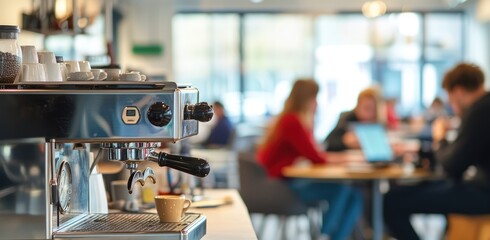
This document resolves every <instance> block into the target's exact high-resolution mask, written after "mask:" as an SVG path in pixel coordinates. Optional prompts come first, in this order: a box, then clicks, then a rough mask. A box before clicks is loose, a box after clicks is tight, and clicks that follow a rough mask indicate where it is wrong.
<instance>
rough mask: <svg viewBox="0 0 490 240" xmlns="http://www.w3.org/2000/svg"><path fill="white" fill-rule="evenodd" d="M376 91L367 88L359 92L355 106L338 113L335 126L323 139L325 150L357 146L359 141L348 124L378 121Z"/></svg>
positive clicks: (338, 149)
mask: <svg viewBox="0 0 490 240" xmlns="http://www.w3.org/2000/svg"><path fill="white" fill-rule="evenodd" d="M378 98H379V97H378V93H377V92H376V90H375V89H372V88H367V89H365V90H363V91H362V92H361V93H359V96H358V97H357V105H356V107H355V108H354V109H353V110H351V111H347V112H343V113H341V114H340V117H339V121H338V123H337V125H336V126H335V128H334V129H333V130H332V132H330V134H328V136H327V138H326V139H325V143H326V150H327V151H343V150H346V149H357V148H359V142H358V141H357V137H356V135H355V134H354V132H353V131H351V129H349V128H350V125H351V124H352V123H356V122H363V123H373V122H377V121H378Z"/></svg>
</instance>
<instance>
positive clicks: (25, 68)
mask: <svg viewBox="0 0 490 240" xmlns="http://www.w3.org/2000/svg"><path fill="white" fill-rule="evenodd" d="M21 81H22V82H45V81H46V72H45V70H44V66H43V65H42V64H40V63H25V64H22V77H21Z"/></svg>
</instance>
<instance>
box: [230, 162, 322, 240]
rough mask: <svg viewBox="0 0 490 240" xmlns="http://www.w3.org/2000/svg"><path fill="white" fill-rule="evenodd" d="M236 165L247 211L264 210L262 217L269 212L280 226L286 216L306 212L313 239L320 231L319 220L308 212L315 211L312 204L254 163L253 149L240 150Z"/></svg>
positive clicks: (261, 227) (241, 193) (284, 221)
mask: <svg viewBox="0 0 490 240" xmlns="http://www.w3.org/2000/svg"><path fill="white" fill-rule="evenodd" d="M238 166H239V174H240V190H239V191H240V195H241V196H242V198H243V201H244V202H245V205H247V208H248V211H249V212H250V213H260V214H264V216H265V217H266V216H268V215H271V214H274V215H278V216H279V217H280V221H281V222H280V224H281V226H284V225H285V223H286V220H287V218H288V217H292V216H300V215H305V216H307V217H308V220H309V223H310V224H309V225H310V234H311V236H312V239H315V238H316V237H317V235H318V234H319V230H318V228H317V225H318V224H315V222H314V221H313V218H312V216H310V214H311V213H314V212H315V208H314V207H313V208H312V207H310V206H307V205H305V204H304V203H303V202H302V201H301V200H300V199H299V198H298V197H297V196H296V195H295V194H294V193H293V192H292V190H291V189H290V188H289V187H288V186H287V185H286V184H285V183H284V182H283V181H281V180H275V179H270V178H268V177H267V175H266V172H265V170H264V169H263V168H262V166H260V165H259V164H258V163H257V161H256V159H255V156H254V154H253V153H250V152H248V153H239V154H238ZM312 209H313V210H312ZM316 210H319V208H316ZM265 217H264V219H265ZM264 222H265V221H262V224H261V226H260V227H259V231H258V233H259V234H258V236H260V235H261V233H262V231H263V227H264V225H265V224H264ZM284 231H285V228H283V233H282V234H284ZM283 237H284V236H283Z"/></svg>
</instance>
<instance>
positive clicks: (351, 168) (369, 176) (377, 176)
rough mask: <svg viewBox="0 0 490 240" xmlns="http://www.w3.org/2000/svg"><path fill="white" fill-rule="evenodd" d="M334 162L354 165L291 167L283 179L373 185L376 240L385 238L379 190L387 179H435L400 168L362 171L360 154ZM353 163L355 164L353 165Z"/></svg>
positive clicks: (337, 157) (345, 154) (346, 155)
mask: <svg viewBox="0 0 490 240" xmlns="http://www.w3.org/2000/svg"><path fill="white" fill-rule="evenodd" d="M328 156H329V159H330V160H331V161H333V162H349V163H351V164H328V165H313V166H291V167H286V168H284V169H283V174H284V176H286V177H288V178H302V179H315V180H322V181H353V180H361V181H371V182H372V183H373V184H372V190H371V191H372V198H373V201H372V214H373V216H372V221H373V239H374V240H378V239H382V238H383V196H382V193H381V190H380V184H381V180H385V179H420V180H421V179H427V178H431V177H433V175H431V173H430V172H428V171H425V170H421V169H415V170H413V171H407V170H404V169H403V168H402V167H401V166H399V165H393V166H389V167H385V168H374V167H361V166H360V165H357V166H356V165H355V164H361V163H362V162H363V161H364V157H363V155H362V153H361V152H358V151H347V152H342V153H329V155H328ZM352 163H354V164H352Z"/></svg>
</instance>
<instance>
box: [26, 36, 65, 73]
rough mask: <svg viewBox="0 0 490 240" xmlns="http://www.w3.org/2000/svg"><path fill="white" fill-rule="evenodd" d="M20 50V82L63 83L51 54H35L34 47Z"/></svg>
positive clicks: (28, 46)
mask: <svg viewBox="0 0 490 240" xmlns="http://www.w3.org/2000/svg"><path fill="white" fill-rule="evenodd" d="M21 50H22V73H21V81H22V82H46V81H49V82H59V81H63V77H62V74H61V69H60V64H58V63H56V58H55V56H54V53H53V52H37V50H36V47H35V46H31V45H24V46H21Z"/></svg>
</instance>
